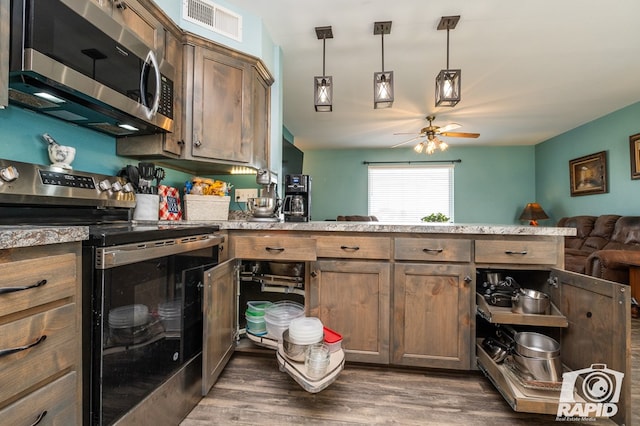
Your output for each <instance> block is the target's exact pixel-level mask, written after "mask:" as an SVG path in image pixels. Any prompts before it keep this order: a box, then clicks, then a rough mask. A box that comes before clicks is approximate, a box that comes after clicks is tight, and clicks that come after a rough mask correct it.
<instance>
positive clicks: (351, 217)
mask: <svg viewBox="0 0 640 426" xmlns="http://www.w3.org/2000/svg"><path fill="white" fill-rule="evenodd" d="M336 220H338V221H340V222H342V221H348V222H377V221H378V218H377V217H375V216H360V215H347V216H338V217H337V218H336Z"/></svg>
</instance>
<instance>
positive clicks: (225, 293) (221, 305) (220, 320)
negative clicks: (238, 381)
mask: <svg viewBox="0 0 640 426" xmlns="http://www.w3.org/2000/svg"><path fill="white" fill-rule="evenodd" d="M234 265H235V261H233V260H230V261H227V262H225V263H222V264H220V265H218V266H216V267H214V268H212V269H210V270H209V271H207V272H205V283H204V297H203V315H204V325H203V348H202V359H203V361H202V395H206V394H207V393H208V392H209V390H210V389H211V387H212V386H213V385H214V383H215V382H216V380H217V379H218V376H219V375H220V373H221V372H222V370H223V369H224V366H225V365H226V364H227V361H228V360H229V358H230V357H231V354H232V353H233V348H234V345H235V339H234V337H235V320H236V309H235V306H236V291H235V288H236V287H235V279H234V274H233V272H234Z"/></svg>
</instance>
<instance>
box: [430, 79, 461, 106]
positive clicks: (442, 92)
mask: <svg viewBox="0 0 640 426" xmlns="http://www.w3.org/2000/svg"><path fill="white" fill-rule="evenodd" d="M461 77H462V70H442V71H440V73H438V75H437V76H436V106H447V107H454V106H456V104H457V103H458V102H460V92H461V81H460V80H461Z"/></svg>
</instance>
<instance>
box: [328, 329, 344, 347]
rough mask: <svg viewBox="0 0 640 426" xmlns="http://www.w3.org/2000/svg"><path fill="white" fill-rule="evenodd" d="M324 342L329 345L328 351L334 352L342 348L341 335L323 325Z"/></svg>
mask: <svg viewBox="0 0 640 426" xmlns="http://www.w3.org/2000/svg"><path fill="white" fill-rule="evenodd" d="M324 343H325V344H326V345H327V346H328V347H329V351H330V352H336V351H338V350H340V348H342V335H341V334H340V333H337V332H335V331H333V330H331V329H330V328H327V327H324Z"/></svg>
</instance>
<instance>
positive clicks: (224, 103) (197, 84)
mask: <svg viewBox="0 0 640 426" xmlns="http://www.w3.org/2000/svg"><path fill="white" fill-rule="evenodd" d="M246 78H248V77H247V75H246V64H245V63H243V62H242V61H239V60H236V59H234V58H232V57H229V56H225V55H222V54H220V53H217V52H213V51H210V50H208V49H205V48H203V47H200V46H197V47H196V48H195V60H194V76H193V135H192V138H193V140H192V141H190V143H191V155H192V156H193V157H204V158H209V159H219V160H229V161H237V162H242V163H248V162H249V161H251V154H252V153H251V140H250V137H249V135H246V138H245V137H243V135H244V134H245V133H244V129H245V128H248V127H249V126H247V122H248V121H249V120H250V117H248V115H249V114H244V110H245V106H246V105H247V104H248V102H247V100H246V99H245V97H248V96H249V95H250V93H247V91H246V90H244V85H245V79H246ZM245 120H246V122H245Z"/></svg>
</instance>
